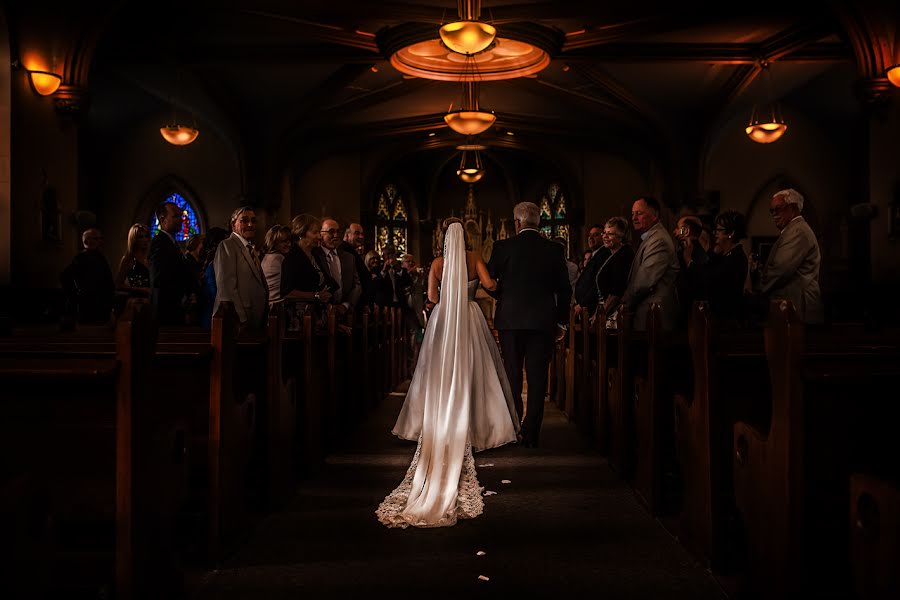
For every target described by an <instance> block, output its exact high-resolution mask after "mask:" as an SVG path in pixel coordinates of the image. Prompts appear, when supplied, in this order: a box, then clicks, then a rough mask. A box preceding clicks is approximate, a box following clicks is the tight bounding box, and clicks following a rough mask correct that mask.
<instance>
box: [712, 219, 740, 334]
mask: <svg viewBox="0 0 900 600" xmlns="http://www.w3.org/2000/svg"><path fill="white" fill-rule="evenodd" d="M746 233H747V225H746V221H745V220H744V215H742V214H741V213H739V212H737V211H735V210H726V211H724V212H722V213H720V214H719V216H717V217H716V225H715V229H714V230H713V240H714V245H713V254H712V256H711V257H710V262H709V267H708V269H709V271H708V273H709V307H710V310H711V311H712V312H713V314H714V315H716V316H717V317H719V318H721V319H726V320H740V319H742V318H743V317H744V283H745V281H746V279H747V256H746V255H745V254H744V247H743V246H742V245H741V243H740V241H741V240H742V239H744V237H745V236H746Z"/></svg>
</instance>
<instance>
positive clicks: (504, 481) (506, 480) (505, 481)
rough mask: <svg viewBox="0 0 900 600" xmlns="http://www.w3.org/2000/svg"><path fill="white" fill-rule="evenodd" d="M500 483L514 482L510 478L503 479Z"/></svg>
mask: <svg viewBox="0 0 900 600" xmlns="http://www.w3.org/2000/svg"><path fill="white" fill-rule="evenodd" d="M500 483H512V481H510V480H509V479H501V480H500Z"/></svg>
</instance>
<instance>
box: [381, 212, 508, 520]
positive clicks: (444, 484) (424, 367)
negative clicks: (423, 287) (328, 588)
mask: <svg viewBox="0 0 900 600" xmlns="http://www.w3.org/2000/svg"><path fill="white" fill-rule="evenodd" d="M442 228H443V230H444V231H445V236H444V253H443V257H439V258H437V259H435V261H434V262H433V263H432V265H431V272H430V273H429V275H428V299H429V300H431V302H434V303H435V304H436V306H435V309H434V312H433V313H432V315H431V318H430V319H429V320H428V325H427V329H426V331H425V339H424V340H423V341H422V350H421V353H420V354H419V362H418V364H417V365H416V371H415V374H414V375H413V378H412V382H411V383H410V386H409V392H407V394H406V400H405V402H404V403H403V408H402V409H401V410H400V416H399V417H398V418H397V424H396V425H394V429H393V431H392V433H393V434H394V435H396V436H398V437H401V438H403V439H407V440H418V442H419V444H418V446H417V447H416V453H415V455H414V456H413V459H412V463H411V464H410V465H409V469H408V470H407V471H406V476H405V477H404V478H403V481H402V482H401V483H400V485H399V486H398V487H397V488H396V489H395V490H394V491H393V492H391V493H390V494H389V495H388V496H387V498H385V499H384V501H383V502H382V503H381V506H379V507H378V510H377V511H375V513H376V515H378V520H379V521H381V522H382V523H383V524H384V525H386V526H388V527H403V528H405V527H408V526H410V525H413V526H415V527H446V526H450V525H454V524H456V521H457V519H472V518H474V517H477V516H478V515H480V514H481V513H482V512H483V510H484V500H483V498H482V496H481V492H482V488H481V486H480V485H479V484H478V478H477V476H476V474H475V460H474V459H473V457H472V452H473V451H475V452H478V451H481V450H487V449H488V448H496V447H497V446H502V445H503V444H507V443H510V442H514V441H516V435H517V433H518V431H519V419H518V417H517V416H516V409H515V407H514V404H513V399H512V393H511V391H510V387H509V383H508V382H507V379H506V374H505V372H504V370H503V365H502V363H501V362H500V352H499V350H498V349H497V343H496V342H495V341H494V336H493V335H492V334H491V331H490V329H489V328H488V326H487V323H486V322H485V320H484V315H483V314H482V312H481V308H479V306H478V304H477V303H476V302H475V301H474V300H475V292H476V291H477V290H478V285H479V283H480V284H481V285H482V286H483V287H484V288H485V289H487V290H490V291H493V290H495V289H496V287H497V282H496V281H494V280H493V279H491V277H490V275H489V274H488V270H487V266H486V265H485V264H484V261H483V260H481V257H480V256H479V255H478V254H477V253H475V252H467V251H466V245H465V235H464V233H463V228H462V222H461V221H460V220H459V219H456V218H449V219H445V220H444V222H443V224H442ZM439 285H440V290H439Z"/></svg>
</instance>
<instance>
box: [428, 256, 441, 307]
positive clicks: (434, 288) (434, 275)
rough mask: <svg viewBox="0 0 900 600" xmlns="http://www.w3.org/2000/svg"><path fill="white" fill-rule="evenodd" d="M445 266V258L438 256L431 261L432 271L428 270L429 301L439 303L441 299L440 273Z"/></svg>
mask: <svg viewBox="0 0 900 600" xmlns="http://www.w3.org/2000/svg"><path fill="white" fill-rule="evenodd" d="M443 268H444V259H443V258H442V257H438V258H436V259H434V262H432V263H431V271H429V272H428V301H429V302H431V303H432V304H437V303H438V302H440V300H441V296H440V292H439V291H438V282H439V281H440V273H441V272H442V270H443Z"/></svg>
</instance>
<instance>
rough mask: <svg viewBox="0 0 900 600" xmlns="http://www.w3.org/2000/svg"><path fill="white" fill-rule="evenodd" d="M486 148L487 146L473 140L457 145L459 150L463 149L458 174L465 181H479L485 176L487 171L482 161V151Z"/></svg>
mask: <svg viewBox="0 0 900 600" xmlns="http://www.w3.org/2000/svg"><path fill="white" fill-rule="evenodd" d="M485 148H486V146H483V145H481V144H475V143H472V142H469V143H466V144H462V145H460V146H457V147H456V149H457V150H462V156H461V157H460V160H459V168H458V169H457V170H456V175H457V177H459V178H460V179H461V180H462V181H463V182H464V183H477V182H478V181H481V178H482V177H484V174H485V173H486V171H485V170H484V163H482V161H481V151H482V150H484V149H485Z"/></svg>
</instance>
